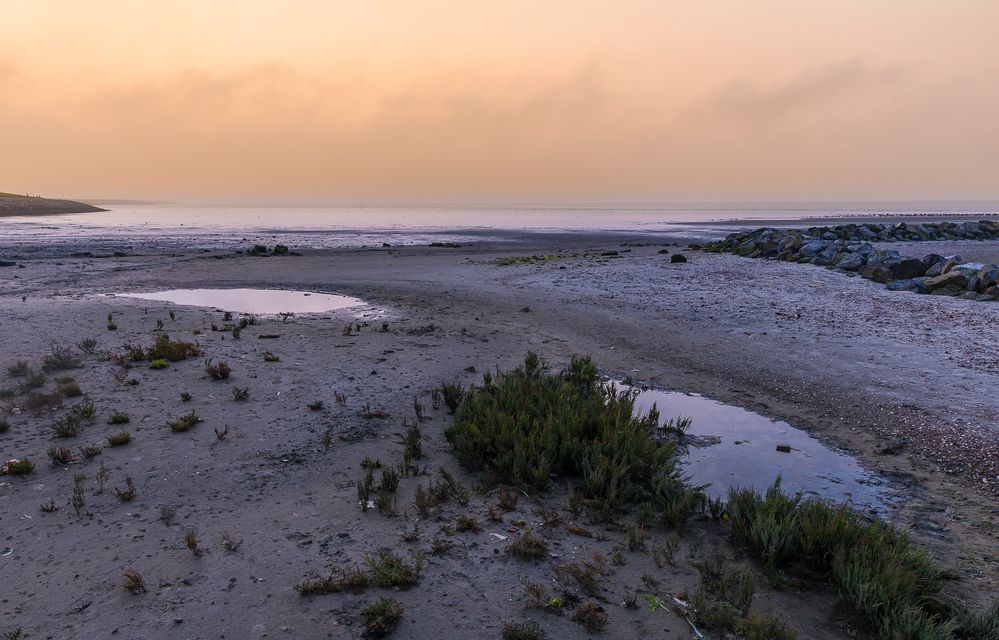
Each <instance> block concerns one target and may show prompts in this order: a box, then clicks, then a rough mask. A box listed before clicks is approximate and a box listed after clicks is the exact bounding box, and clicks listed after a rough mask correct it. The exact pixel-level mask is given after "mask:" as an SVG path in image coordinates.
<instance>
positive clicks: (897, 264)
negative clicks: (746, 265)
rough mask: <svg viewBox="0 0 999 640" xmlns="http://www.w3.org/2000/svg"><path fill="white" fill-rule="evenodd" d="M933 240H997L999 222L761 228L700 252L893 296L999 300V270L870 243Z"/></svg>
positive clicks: (945, 257) (994, 267)
mask: <svg viewBox="0 0 999 640" xmlns="http://www.w3.org/2000/svg"><path fill="white" fill-rule="evenodd" d="M930 240H999V222H996V221H991V220H982V221H980V222H962V223H953V222H939V223H921V224H907V223H904V222H899V223H897V224H870V223H868V224H844V225H837V226H833V227H809V228H807V229H778V228H773V227H761V228H759V229H755V230H753V231H743V232H738V233H731V234H729V235H727V236H726V237H725V238H724V239H723V240H719V241H717V242H712V243H709V244H706V245H703V246H701V247H700V249H701V250H702V251H706V252H710V253H734V254H736V255H740V256H745V257H747V258H768V259H772V260H781V261H786V262H799V263H804V264H813V265H816V266H821V267H826V268H828V269H832V270H835V271H841V272H843V273H846V274H849V275H859V276H861V277H863V278H866V279H868V280H872V281H874V282H878V283H882V284H884V285H886V287H887V288H888V289H889V290H891V291H912V292H914V293H921V294H932V295H949V296H959V297H961V298H964V299H967V300H979V301H994V300H999V265H995V264H985V263H981V262H964V261H963V260H962V259H961V256H941V255H937V254H933V253H931V254H927V255H924V256H921V257H917V256H905V255H901V254H900V253H899V252H898V251H894V250H891V249H884V248H879V247H875V246H874V244H872V243H883V242H913V241H930Z"/></svg>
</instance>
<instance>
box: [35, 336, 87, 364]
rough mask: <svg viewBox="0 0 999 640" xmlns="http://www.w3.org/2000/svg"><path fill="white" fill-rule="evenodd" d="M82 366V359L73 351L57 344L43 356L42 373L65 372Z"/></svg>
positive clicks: (53, 344)
mask: <svg viewBox="0 0 999 640" xmlns="http://www.w3.org/2000/svg"><path fill="white" fill-rule="evenodd" d="M82 366H83V364H82V363H81V362H80V358H78V357H77V355H76V353H74V352H73V350H72V349H70V348H69V347H65V346H62V345H60V344H56V343H55V342H53V343H52V345H51V346H50V347H49V352H48V353H47V354H45V355H44V356H42V371H65V370H66V369H77V368H79V367H82Z"/></svg>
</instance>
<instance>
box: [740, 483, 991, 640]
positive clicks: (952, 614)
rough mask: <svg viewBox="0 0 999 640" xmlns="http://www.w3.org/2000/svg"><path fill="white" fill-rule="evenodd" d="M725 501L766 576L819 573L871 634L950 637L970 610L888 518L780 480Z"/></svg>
mask: <svg viewBox="0 0 999 640" xmlns="http://www.w3.org/2000/svg"><path fill="white" fill-rule="evenodd" d="M726 509H727V513H728V518H729V523H730V529H731V532H732V536H733V537H734V538H735V539H736V540H737V541H738V542H740V543H742V544H743V545H744V546H745V547H746V548H748V549H749V550H750V551H751V552H752V553H753V554H754V555H756V556H757V557H758V558H760V559H761V560H762V561H763V563H764V566H765V567H766V569H767V571H768V573H769V574H770V575H771V576H773V575H775V574H778V572H780V571H784V570H792V569H794V568H796V567H799V566H802V567H807V568H808V569H809V570H810V571H813V572H818V573H819V575H823V576H826V577H827V578H828V579H829V580H830V581H831V582H832V583H833V584H834V585H835V586H836V587H837V589H838V591H839V594H840V597H841V598H842V599H843V600H844V601H845V602H846V604H847V605H848V606H849V607H850V608H851V609H852V610H853V612H854V613H855V614H856V615H857V616H858V617H859V618H860V619H861V620H863V621H865V622H866V624H867V625H868V626H869V627H870V628H871V630H872V631H873V632H874V634H875V635H876V636H877V637H878V638H885V639H889V638H902V637H905V638H952V637H954V631H955V629H958V628H960V626H961V624H962V620H965V619H968V617H969V615H971V614H968V612H967V611H966V610H964V608H963V607H962V606H960V605H958V604H952V603H948V602H947V600H946V598H945V597H944V596H943V595H942V587H943V582H944V580H945V579H946V578H947V577H948V574H947V572H946V570H945V569H944V568H943V566H942V565H941V564H940V563H939V562H938V561H937V560H936V559H935V558H933V557H932V555H931V554H930V553H929V552H928V551H927V550H926V549H925V548H923V547H921V546H919V545H917V544H916V543H914V542H912V540H911V538H910V536H909V534H908V533H907V532H906V531H905V530H903V529H900V528H898V527H896V526H895V525H893V524H890V523H884V522H878V521H874V522H870V521H868V520H867V519H865V518H864V517H863V516H861V515H860V514H858V513H856V512H854V511H853V510H851V509H850V508H849V507H847V506H845V505H842V506H838V507H835V506H831V505H829V504H827V503H826V502H823V501H821V500H818V499H808V500H803V499H802V498H801V496H798V495H796V496H789V495H787V494H785V493H784V492H783V491H782V490H781V488H780V484H779V481H778V482H777V483H774V485H773V486H771V487H770V488H769V489H767V491H766V492H765V493H764V494H762V495H761V494H759V493H756V492H755V491H752V490H748V489H739V490H732V491H731V492H730V494H729V500H728V504H727V505H726ZM965 637H971V638H974V637H975V636H973V635H972V636H965ZM983 637H987V636H983ZM976 640H977V638H976Z"/></svg>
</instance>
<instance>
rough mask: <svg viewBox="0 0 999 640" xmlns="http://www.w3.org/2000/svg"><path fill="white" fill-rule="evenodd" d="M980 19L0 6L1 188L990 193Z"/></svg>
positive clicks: (802, 8) (969, 2)
mask: <svg viewBox="0 0 999 640" xmlns="http://www.w3.org/2000/svg"><path fill="white" fill-rule="evenodd" d="M997 34H999V2H995V0H952V1H943V0H941V1H939V2H931V1H930V0H864V1H853V0H840V1H836V2H833V1H831V0H829V1H824V2H819V1H813V0H794V1H789V0H753V1H752V2H743V1H741V0H739V1H737V0H732V1H729V2H720V1H713V0H697V1H695V0H691V1H689V2H670V1H668V0H658V1H646V0H618V1H617V2H597V1H590V0H540V1H539V0H533V1H531V2H526V1H523V2H522V1H520V0H505V1H502V2H491V1H489V2H487V1H480V0H475V1H473V2H469V1H464V2H458V1H452V2H443V1H438V0H421V1H419V2H413V1H411V0H399V1H396V0H368V1H365V2H357V1H356V0H354V1H351V2H339V1H336V0H325V1H323V0H283V1H282V2H272V1H267V2H264V1H259V2H254V1H252V0H242V1H236V0H232V1H229V0H216V1H212V0H202V1H200V2H194V1H187V0H171V1H170V2H156V3H154V2H144V1H142V2H139V1H136V0H89V1H88V2H79V1H77V0H0V191H17V192H32V193H42V194H46V195H61V196H67V197H73V196H75V197H136V198H174V199H181V200H183V199H203V198H213V199H226V198H231V199H239V200H249V199H254V198H260V199H271V200H275V199H276V200H280V199H296V200H298V199H335V200H341V201H343V200H345V201H359V200H367V201H373V200H378V199H385V200H393V199H414V200H435V199H441V198H459V199H465V200H489V199H493V198H506V199H528V200H545V199H572V200H577V201H580V200H673V201H677V200H733V199H735V200H738V199H757V200H760V199H763V200H769V199H779V200H795V199H880V198H885V199H891V198H907V199H926V198H930V199H932V198H968V199H974V198H999V36H997Z"/></svg>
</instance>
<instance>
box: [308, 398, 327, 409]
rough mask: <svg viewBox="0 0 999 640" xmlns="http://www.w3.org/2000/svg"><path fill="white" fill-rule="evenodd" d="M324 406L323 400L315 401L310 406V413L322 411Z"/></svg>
mask: <svg viewBox="0 0 999 640" xmlns="http://www.w3.org/2000/svg"><path fill="white" fill-rule="evenodd" d="M324 406H325V405H324V404H323V401H322V400H315V401H314V402H310V403H309V405H308V407H309V410H310V411H322V410H323V407H324Z"/></svg>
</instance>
